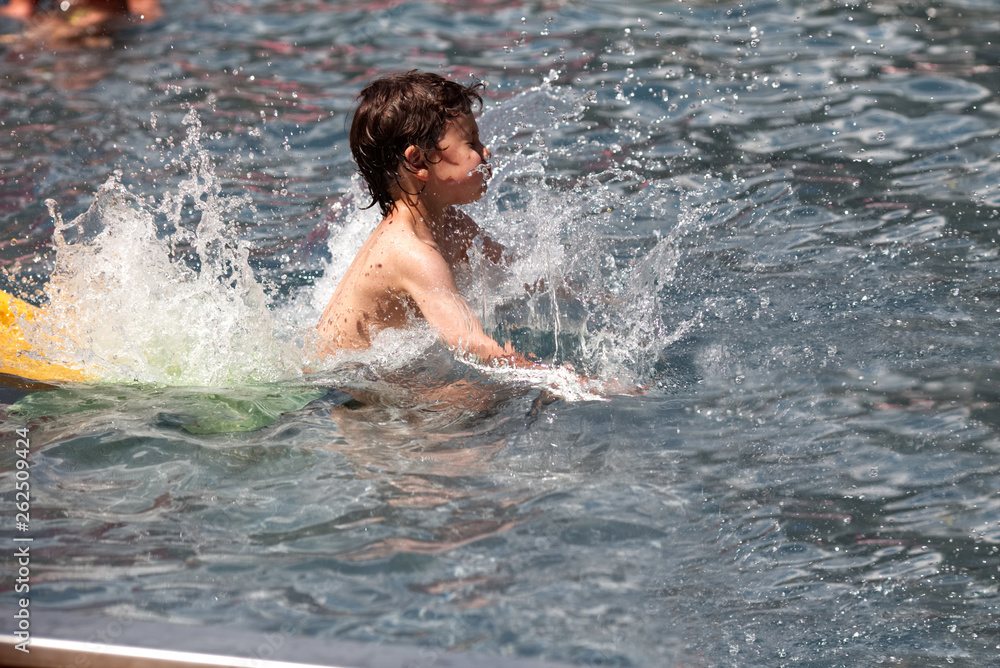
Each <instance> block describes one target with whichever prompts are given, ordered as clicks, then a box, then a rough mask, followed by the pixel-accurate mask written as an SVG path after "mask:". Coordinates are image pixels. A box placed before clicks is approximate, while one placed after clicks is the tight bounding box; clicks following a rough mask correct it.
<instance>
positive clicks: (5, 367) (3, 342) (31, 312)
mask: <svg viewBox="0 0 1000 668" xmlns="http://www.w3.org/2000/svg"><path fill="white" fill-rule="evenodd" d="M39 312H40V309H39V308H38V307H37V306H32V305H31V304H29V303H28V302H26V301H24V300H22V299H18V298H17V297H14V296H13V295H9V294H7V293H6V292H3V291H2V290H0V326H2V327H3V335H2V338H0V373H6V374H10V375H13V376H20V377H21V378H30V379H31V380H39V381H43V382H49V383H77V382H85V381H89V380H94V379H93V378H92V377H91V376H89V375H88V374H86V373H84V372H83V371H81V370H79V369H72V368H70V367H66V366H63V365H61V364H53V363H52V362H46V361H45V360H43V359H38V357H37V356H36V355H35V354H33V351H32V344H31V342H30V341H28V340H27V338H26V337H25V336H24V332H23V331H21V327H20V325H19V324H18V323H19V322H20V321H21V320H27V321H31V320H34V319H35V318H37V317H38V315H39Z"/></svg>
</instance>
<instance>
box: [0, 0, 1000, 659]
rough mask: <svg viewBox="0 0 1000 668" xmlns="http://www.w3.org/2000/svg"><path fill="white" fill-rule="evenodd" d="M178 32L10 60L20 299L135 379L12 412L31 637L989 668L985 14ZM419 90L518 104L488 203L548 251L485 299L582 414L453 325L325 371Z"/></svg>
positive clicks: (591, 11)
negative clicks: (354, 133)
mask: <svg viewBox="0 0 1000 668" xmlns="http://www.w3.org/2000/svg"><path fill="white" fill-rule="evenodd" d="M166 9H167V17H166V18H165V19H164V20H163V21H162V22H160V23H159V24H157V25H155V26H151V27H142V28H136V29H132V30H129V31H127V32H125V33H122V34H121V35H119V37H118V39H117V43H116V45H115V47H114V48H112V49H108V50H91V51H86V50H85V51H79V50H66V49H62V50H57V51H48V50H44V49H38V48H31V47H28V46H25V45H18V44H16V43H9V42H8V43H5V44H4V46H2V47H0V48H2V49H3V50H2V51H0V54H2V57H0V73H2V76H3V79H4V85H3V86H2V87H0V98H2V104H0V126H2V132H0V155H2V161H0V162H2V168H0V266H2V267H3V272H2V273H0V288H2V289H5V290H7V291H10V292H13V293H15V294H18V295H19V296H22V297H24V298H27V299H29V300H30V301H33V302H35V303H48V308H49V311H48V312H49V313H50V314H51V320H49V321H42V322H40V323H38V325H37V327H38V329H37V331H36V334H37V335H38V336H42V335H44V334H45V333H49V334H52V333H53V332H55V333H57V334H58V336H57V337H56V338H55V339H51V337H50V339H46V340H49V341H50V344H51V347H50V348H49V349H47V350H46V354H48V355H51V356H52V357H54V358H59V359H61V360H63V361H69V362H72V363H74V364H76V365H78V366H81V367H82V368H85V369H87V370H89V371H90V372H92V373H94V374H95V375H96V376H98V377H100V378H101V381H100V382H98V383H94V384H89V385H68V386H64V387H60V388H58V389H47V390H38V391H29V390H17V389H14V388H6V389H5V391H4V393H3V394H2V395H0V396H2V397H3V399H4V401H5V404H4V405H3V406H0V409H2V411H3V413H2V414H3V418H4V422H3V427H2V430H0V432H2V433H0V438H2V439H4V443H3V452H4V455H3V457H4V464H3V470H4V471H5V473H4V474H3V478H4V481H5V483H4V489H7V490H13V483H14V470H15V468H14V467H15V459H16V457H17V455H16V454H15V451H14V443H15V440H16V434H15V430H16V429H18V428H22V429H23V428H26V429H27V430H28V433H29V434H30V442H31V445H32V451H31V454H30V458H31V464H32V467H31V469H30V471H31V491H32V493H33V496H32V500H31V523H30V531H29V533H30V535H31V537H32V538H33V543H32V562H31V566H32V578H33V579H32V582H31V605H32V610H33V611H35V612H34V613H33V614H36V615H42V614H44V611H46V610H47V611H52V612H53V613H70V614H72V613H77V614H81V615H83V614H85V615H95V614H98V615H101V616H104V617H106V618H107V619H109V620H119V621H120V622H121V621H123V620H124V621H129V620H145V621H154V622H165V623H169V624H176V625H199V626H207V627H210V628H218V629H220V632H221V631H224V630H227V629H231V630H240V631H244V632H245V631H250V632H253V633H260V634H261V637H262V638H264V637H274V634H282V637H302V638H305V637H319V638H335V639H341V640H352V641H363V642H369V643H385V644H401V645H410V646H419V647H427V648H434V649H454V650H463V651H473V652H478V653H483V654H487V655H497V656H499V655H503V656H512V657H540V658H543V659H548V660H553V661H565V662H569V663H573V664H578V665H593V666H609V665H613V666H657V667H658V666H674V665H685V666H687V665H701V666H780V665H796V666H802V665H808V666H841V665H843V666H857V665H875V664H880V665H905V666H939V665H957V666H970V667H971V666H977V667H978V666H997V665H1000V658H998V657H1000V625H998V621H997V620H998V619H1000V593H998V577H1000V493H998V491H997V490H998V489H1000V392H998V391H997V389H996V387H997V381H998V380H1000V355H998V349H1000V333H998V331H997V327H996V323H997V318H998V313H1000V287H998V282H997V279H996V272H997V270H998V269H1000V266H998V263H1000V261H998V256H997V251H998V236H1000V234H998V232H1000V221H998V211H1000V136H998V134H1000V130H998V127H1000V124H998V116H1000V99H998V90H1000V69H998V62H1000V44H998V43H997V39H998V37H997V36H998V35H1000V12H998V11H997V10H996V8H995V7H994V5H993V3H992V2H986V1H985V0H942V1H940V2H935V3H928V2H888V1H876V0H873V1H872V2H870V3H858V2H847V3H845V2H805V1H787V0H786V1H779V0H774V1H771V2H767V1H759V2H743V3H736V2H733V3H723V2H713V1H709V0H699V1H695V2H672V1H670V2H665V1H663V2H629V3H611V2H607V3H605V2H534V3H523V2H507V1H503V0H499V1H497V2H489V3H461V2H430V1H425V2H404V3H395V2H368V3H345V2H308V1H305V2H295V3H291V2H275V1H265V0H254V1H251V2H244V3H229V2H221V1H220V2H211V3H195V2H190V1H189V0H179V1H178V2H176V3H169V7H167V8H166ZM3 28H6V29H8V30H10V29H13V28H14V24H12V23H4V24H2V25H0V29H3ZM399 68H407V69H408V68H419V69H425V70H433V71H438V72H441V73H443V74H446V75H448V76H450V77H453V78H456V79H459V80H463V81H468V80H470V78H472V77H476V78H481V79H484V80H486V81H488V82H489V84H490V85H489V88H488V89H487V95H486V105H485V106H486V108H485V109H484V111H483V114H482V116H481V118H480V126H481V128H482V129H483V136H484V137H485V138H487V139H488V140H489V141H488V142H487V143H488V144H489V145H490V146H491V148H492V149H493V151H494V154H495V160H494V163H495V164H494V177H493V180H492V182H491V185H490V190H489V192H488V194H487V197H486V198H485V199H484V201H483V202H480V203H478V204H476V205H473V206H471V207H469V211H470V212H471V213H472V214H473V215H474V216H475V217H476V218H477V219H478V220H479V221H480V223H481V224H482V225H483V226H484V227H485V228H486V229H487V231H488V232H489V233H490V234H491V235H492V236H493V237H495V238H496V239H498V240H500V241H501V242H503V243H504V244H506V245H507V246H508V247H509V248H510V249H511V250H512V251H513V253H514V255H515V256H516V257H515V260H514V261H513V264H512V265H511V266H510V267H509V268H508V269H507V270H506V271H505V272H500V273H497V272H491V271H487V269H486V268H484V267H483V265H482V264H481V263H478V262H477V260H476V258H475V257H474V258H473V261H472V263H471V265H470V271H469V272H468V275H463V276H461V277H459V279H460V282H461V284H462V286H463V289H465V290H466V293H467V296H468V297H469V301H470V304H472V305H473V306H474V308H475V309H476V310H477V313H479V315H480V316H481V317H482V318H483V319H484V321H485V322H486V323H487V326H488V327H489V328H490V329H491V330H492V331H494V333H495V334H496V335H497V336H498V337H501V338H509V339H511V340H512V341H513V342H514V344H515V346H517V347H519V348H520V349H522V350H526V351H529V352H532V353H533V354H535V355H537V356H538V357H540V358H541V359H543V360H545V361H547V362H551V363H553V364H555V365H557V366H558V365H561V364H567V363H568V364H571V365H572V366H573V368H575V369H576V370H577V371H579V372H580V373H583V374H585V375H587V376H588V377H589V378H590V379H591V380H589V381H588V382H585V383H580V382H577V381H576V380H574V378H573V377H572V376H571V375H570V374H568V373H565V372H562V371H551V372H540V373H534V374H514V373H508V372H501V371H495V370H490V369H483V368H479V367H476V366H475V365H471V364H467V363H464V362H462V361H460V360H455V359H454V358H453V357H452V356H451V355H450V354H449V353H448V351H446V350H444V349H443V348H441V347H440V346H439V345H437V344H435V343H434V339H433V336H432V335H431V334H430V333H429V332H427V331H426V329H421V328H419V327H417V328H415V329H414V330H412V331H408V332H405V333H402V334H400V333H389V334H387V335H386V336H384V337H382V338H381V339H379V340H378V341H377V343H376V345H375V346H374V347H373V349H372V350H370V351H367V352H365V353H361V354H357V355H353V356H342V357H338V358H334V359H329V358H322V357H318V356H317V355H316V354H315V352H314V350H313V347H312V343H313V342H312V340H311V338H310V329H311V326H312V324H313V323H314V322H315V320H316V318H317V317H318V314H319V312H320V310H321V309H322V306H323V304H324V303H325V300H326V299H327V298H328V297H329V295H330V294H332V291H333V288H334V286H335V285H336V280H337V277H338V276H339V275H340V273H341V272H342V271H343V270H344V269H345V268H346V266H347V263H348V262H349V261H350V259H351V257H352V256H353V251H354V249H356V248H357V246H358V245H359V244H360V243H361V241H362V240H363V239H364V235H365V234H366V232H367V230H369V229H371V226H372V225H373V224H374V222H375V219H376V214H375V213H374V212H373V210H371V209H368V210H362V209H360V208H359V206H362V205H364V204H366V203H367V202H366V200H365V198H364V195H363V194H362V192H361V189H360V186H359V185H358V182H357V180H356V178H355V176H354V172H353V164H352V161H351V158H350V151H349V148H348V146H347V139H346V127H347V125H346V124H347V122H348V118H349V112H350V109H351V103H352V98H353V96H354V95H355V94H356V93H357V91H358V90H359V89H360V87H361V86H362V85H363V83H364V82H365V81H367V80H369V79H370V78H371V77H373V76H376V75H378V74H381V73H385V72H389V71H395V70H397V69H399ZM536 283H537V285H538V286H539V289H537V290H535V291H534V292H532V293H530V294H529V293H526V292H525V289H524V286H525V284H529V285H530V284H536ZM67 322H69V323H72V326H71V327H69V329H65V328H64V329H59V328H60V327H64V326H65V323H67ZM60 323H62V324H61V325H60ZM57 330H58V331H57ZM348 390H349V391H350V393H348V392H347V391H348ZM616 392H628V393H626V394H615V393H616ZM12 493H13V492H12V491H11V495H12ZM7 507H8V515H9V516H11V517H10V518H9V519H11V520H12V516H13V514H14V511H13V510H12V506H9V505H8V506H7ZM2 531H3V533H4V534H5V535H8V536H13V535H15V533H16V532H15V530H14V528H13V524H12V522H11V521H5V523H4V527H3V529H2ZM5 586H6V587H9V588H11V589H12V587H13V585H11V584H8V585H5ZM253 651H254V650H253V648H247V652H248V654H249V655H251V656H252V653H253ZM422 656H424V655H420V656H416V655H415V661H419V660H421V657H422ZM425 658H426V657H425ZM421 665H423V664H421Z"/></svg>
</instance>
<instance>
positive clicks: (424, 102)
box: [351, 70, 484, 216]
mask: <svg viewBox="0 0 1000 668" xmlns="http://www.w3.org/2000/svg"><path fill="white" fill-rule="evenodd" d="M483 86H484V84H483V83H482V82H481V81H479V82H476V83H474V84H472V85H470V86H463V85H462V84H459V83H455V82H454V81H448V80H447V79H445V78H444V77H441V76H439V75H437V74H433V73H430V72H418V71H417V70H411V71H410V72H407V73H405V74H393V75H389V76H386V77H382V78H380V79H376V80H375V81H372V82H371V83H369V84H368V85H367V86H365V87H364V88H363V89H361V92H360V93H359V94H358V102H359V104H358V108H357V110H356V111H355V112H354V120H353V121H352V123H351V153H352V154H353V155H354V161H355V162H356V163H357V164H358V170H359V171H360V172H361V176H362V177H363V178H364V180H365V183H367V184H368V192H369V193H370V194H371V197H372V202H371V204H369V205H368V206H374V205H375V204H378V206H379V209H381V211H382V215H383V216H388V215H389V211H391V210H392V206H393V202H394V200H395V198H394V197H393V194H394V193H396V192H397V189H399V188H400V187H401V186H400V185H399V179H398V176H397V173H396V170H397V169H398V167H399V166H400V165H403V166H404V168H406V167H407V163H406V158H405V157H404V153H405V151H406V149H407V147H409V146H416V147H418V148H420V149H423V150H425V151H429V150H432V149H439V148H440V147H439V146H438V141H439V140H440V139H441V137H442V136H444V133H445V131H446V130H447V124H448V121H449V120H451V119H452V118H455V117H456V116H461V115H463V114H471V113H472V111H473V108H474V107H475V106H481V105H482V103H483V98H482V97H481V96H480V94H479V89H480V88H483Z"/></svg>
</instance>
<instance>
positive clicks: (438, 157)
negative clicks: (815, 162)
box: [427, 114, 492, 204]
mask: <svg viewBox="0 0 1000 668" xmlns="http://www.w3.org/2000/svg"><path fill="white" fill-rule="evenodd" d="M438 146H440V147H441V148H440V149H439V150H434V151H431V152H430V153H429V156H428V157H429V160H428V161H427V169H428V171H429V172H430V177H431V178H430V180H429V181H428V183H427V187H428V189H431V188H433V190H432V192H434V193H436V194H437V196H438V197H442V198H445V199H447V200H449V201H448V203H449V204H468V203H469V202H475V201H476V200H478V199H479V198H481V197H482V196H483V194H484V193H485V192H486V182H487V181H488V180H489V178H490V176H491V175H492V172H491V170H490V166H489V164H488V161H489V159H490V151H489V149H487V148H486V147H485V146H483V144H482V142H481V141H480V140H479V126H478V125H477V124H476V119H475V118H473V116H472V114H462V115H461V116H456V117H455V118H453V119H452V120H451V121H449V122H448V126H447V129H446V130H445V133H444V136H443V137H441V140H440V141H439V142H438Z"/></svg>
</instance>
